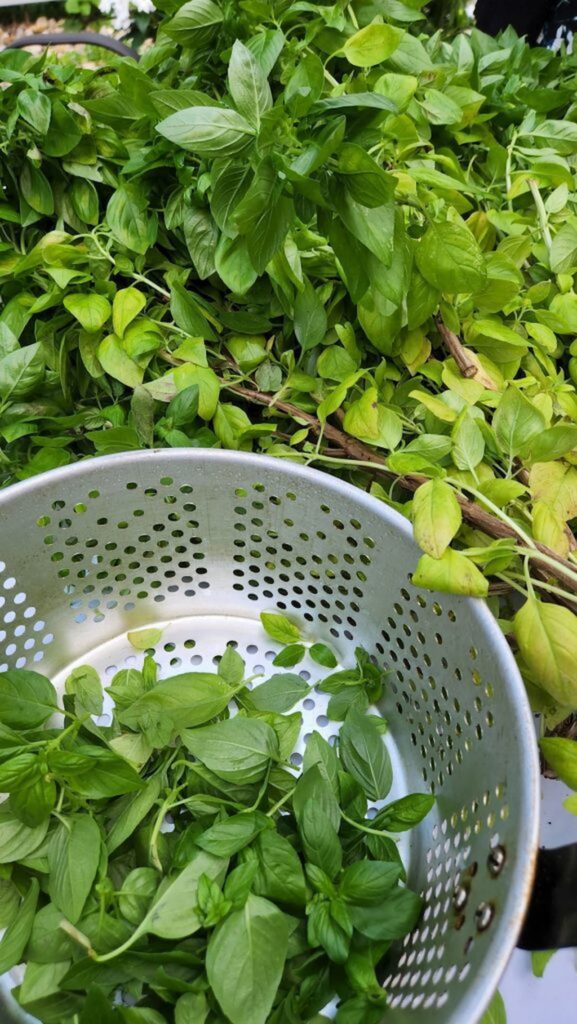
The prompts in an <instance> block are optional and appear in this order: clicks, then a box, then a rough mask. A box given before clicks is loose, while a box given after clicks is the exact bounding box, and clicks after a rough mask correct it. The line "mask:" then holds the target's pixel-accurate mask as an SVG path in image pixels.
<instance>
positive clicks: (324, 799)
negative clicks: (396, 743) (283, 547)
mask: <svg viewBox="0 0 577 1024" xmlns="http://www.w3.org/2000/svg"><path fill="white" fill-rule="evenodd" d="M263 625H264V626H265V629H266V630H267V632H268V634H269V635H270V636H271V637H274V638H275V639H276V640H277V641H279V642H280V643H286V646H285V647H284V648H283V650H282V651H281V652H280V653H279V654H278V655H277V657H276V658H275V663H276V667H277V668H278V667H279V666H280V667H281V668H282V665H283V664H284V665H287V664H288V665H294V664H296V662H297V661H298V660H299V658H300V656H301V655H300V651H301V649H302V653H303V655H304V652H305V650H306V649H308V652H309V654H310V656H311V657H312V658H313V660H315V661H316V662H317V664H319V665H321V666H326V667H329V668H334V667H336V658H335V656H334V653H333V652H332V650H331V649H330V648H329V647H327V646H326V645H324V644H311V643H308V642H307V641H306V640H303V638H302V637H301V636H300V633H299V631H298V629H297V627H295V626H294V624H293V623H291V622H290V621H289V620H288V619H286V618H284V617H283V616H280V615H268V616H267V615H265V616H263ZM137 640H138V638H137ZM321 686H322V687H323V688H324V689H326V690H328V691H329V692H330V694H331V697H330V703H329V711H328V714H329V715H330V716H331V717H332V718H334V719H335V720H338V721H339V722H341V723H342V724H341V726H340V732H339V736H338V740H337V742H336V743H335V746H334V747H333V746H331V745H330V744H329V743H328V742H327V741H326V740H325V739H324V738H323V737H322V736H321V735H320V734H319V733H318V732H313V733H311V734H310V735H309V736H308V739H307V743H306V747H305V752H304V759H303V764H302V770H301V771H300V772H297V771H296V770H295V768H294V766H293V765H292V763H291V761H290V760H289V759H290V755H291V754H292V752H293V750H294V748H295V745H296V744H297V741H298V739H299V735H300V732H301V727H302V718H301V715H300V713H299V712H298V711H295V710H294V709H295V707H296V706H297V705H298V704H299V703H300V702H301V701H302V700H303V698H305V697H306V696H307V694H308V693H309V691H310V687H309V686H308V685H307V683H306V682H305V681H304V680H303V679H302V678H301V676H299V675H297V674H295V673H292V672H283V671H278V672H276V673H275V674H273V675H272V676H271V677H270V678H269V679H266V680H265V681H260V680H250V679H247V677H246V672H245V664H244V661H243V660H242V658H241V657H240V655H239V654H238V652H237V651H236V650H235V649H234V647H233V646H232V645H229V646H228V647H227V648H226V650H225V652H224V654H223V655H222V657H221V658H220V660H219V661H218V668H217V671H216V672H214V673H208V672H187V673H185V674H181V675H177V676H173V677H171V678H168V679H163V680H159V679H158V678H157V666H156V664H155V662H154V660H153V657H152V656H151V654H150V653H148V654H146V655H145V656H144V659H143V664H142V668H141V669H140V670H137V669H134V668H129V669H123V670H122V671H120V672H117V674H116V675H115V676H114V677H113V678H112V680H111V681H110V684H109V685H108V686H107V687H106V689H107V691H108V694H109V695H110V697H111V698H112V699H113V701H114V709H113V712H112V717H111V724H109V725H101V724H97V720H98V719H99V716H101V714H102V710H103V701H104V693H103V688H102V684H101V681H100V678H99V676H98V673H97V672H96V671H95V669H94V668H92V667H90V666H83V667H80V668H77V669H75V670H74V671H73V672H72V673H71V675H70V676H69V677H68V679H67V681H66V684H65V693H64V695H63V698H62V705H63V706H62V707H59V702H58V697H57V693H56V690H55V688H54V687H53V685H52V683H51V682H50V681H49V680H48V679H46V678H44V677H43V676H41V675H38V674H37V673H35V672H29V671H26V670H19V669H16V670H13V671H8V672H5V673H3V674H2V675H0V792H4V793H7V794H9V796H8V798H7V800H6V801H5V802H4V803H3V804H2V807H1V809H0V927H2V928H5V929H6V931H5V934H4V937H3V938H2V940H1V941H0V973H1V972H6V971H8V970H10V969H12V968H13V967H14V966H15V965H17V964H19V963H25V964H26V969H25V974H24V980H23V981H22V984H21V985H20V986H19V987H18V988H17V989H16V990H15V994H16V998H17V999H18V1001H19V1003H20V1004H21V1006H22V1007H23V1008H24V1009H25V1010H27V1011H28V1012H29V1013H30V1014H32V1015H34V1016H35V1017H36V1018H38V1019H39V1020H40V1021H42V1022H43V1024H226V1022H230V1024H265V1022H266V1021H268V1022H270V1024H307V1022H309V1024H312V1022H314V1024H320V1022H321V1021H324V1020H325V1019H327V1018H325V1017H324V1016H323V1014H322V1011H323V1008H325V1007H326V1006H327V1004H328V1003H329V1002H330V1001H331V999H333V998H334V997H335V996H337V998H338V1009H337V1011H336V1019H337V1021H338V1022H339V1024H361V1022H362V1024H371V1022H373V1024H378V1022H380V1020H381V1015H382V1012H383V1009H384V1007H385V1004H386V993H385V992H384V991H383V989H382V988H381V986H380V984H379V980H378V974H379V965H380V963H381V961H382V960H383V958H384V957H385V956H386V954H387V951H388V949H389V946H390V945H391V943H392V942H393V941H394V940H397V939H400V938H402V937H403V936H404V935H405V934H406V933H407V932H408V931H410V930H411V929H412V928H413V927H414V925H415V924H416V922H417V920H418V918H419V915H420V912H421V899H420V898H419V896H418V895H416V894H415V893H414V892H412V891H411V890H410V889H409V888H408V887H406V885H405V881H406V876H405V871H404V867H403V864H402V861H401V858H400V856H399V852H398V848H397V840H398V833H400V832H402V831H404V830H406V829H409V828H411V827H413V826H414V825H416V824H417V823H418V822H419V821H421V820H422V818H423V817H424V816H425V815H426V814H427V813H428V811H429V810H430V808H431V805H432V802H433V798H432V797H429V796H428V795H425V794H413V795H411V796H407V797H405V798H403V799H401V800H397V801H394V802H392V803H389V804H388V805H387V804H384V800H385V798H386V797H387V794H388V793H389V791H390V788H391V783H392V770H391V764H390V760H389V756H388V753H387V749H386V746H385V744H384V742H383V733H384V731H386V723H385V722H384V720H383V719H382V718H381V717H379V716H377V715H374V714H371V713H370V704H371V703H372V702H373V701H374V700H375V699H377V698H378V697H379V696H380V693H381V690H382V687H383V674H382V672H381V670H380V669H378V668H377V667H376V666H375V665H374V664H373V663H372V661H371V660H370V659H369V658H368V656H367V655H366V653H365V652H364V651H362V650H360V649H358V650H357V651H356V664H355V666H354V668H351V669H346V670H343V671H338V672H333V673H332V674H331V675H329V676H328V677H327V678H326V679H325V680H324V682H323V683H321ZM56 711H60V712H61V719H60V722H61V724H59V725H57V726H53V725H52V721H53V720H54V719H53V715H54V713H55V712H56ZM375 801H380V802H381V809H380V810H378V812H377V814H376V816H375V817H374V818H372V819H371V820H369V819H368V818H367V811H368V808H369V805H372V804H373V803H374V802H375Z"/></svg>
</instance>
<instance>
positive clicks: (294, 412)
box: [224, 384, 577, 593]
mask: <svg viewBox="0 0 577 1024" xmlns="http://www.w3.org/2000/svg"><path fill="white" fill-rule="evenodd" d="M224 386H225V387H226V388H227V390H229V391H233V392H234V393H235V394H237V395H239V396H240V397H242V398H244V399H245V400H246V401H248V402H253V403H255V404H256V405H264V406H271V405H272V406H273V408H274V409H275V410H277V412H281V413H285V415H287V416H290V417H292V418H293V419H295V420H297V422H300V423H302V424H307V425H308V426H309V427H310V429H311V430H312V432H313V433H314V434H315V435H316V436H317V437H318V436H320V435H321V434H322V436H323V437H324V438H325V439H326V440H327V441H329V442H330V443H331V444H332V445H334V446H336V447H338V448H339V449H340V450H341V452H342V453H343V456H344V457H345V458H348V459H352V460H354V461H356V462H365V463H369V465H370V466H371V467H372V468H373V469H374V472H375V473H379V474H381V475H382V476H384V477H386V478H387V479H388V480H393V481H396V482H397V483H398V484H399V485H400V486H401V487H403V488H405V489H406V490H408V491H416V490H417V488H418V487H420V486H421V484H424V483H426V482H427V477H425V476H421V475H420V474H417V473H408V474H406V475H404V476H399V475H398V474H397V473H393V472H392V470H390V469H388V468H387V465H386V461H385V459H384V458H383V457H382V455H379V454H378V453H377V452H375V451H373V450H372V449H371V448H369V447H368V445H365V444H363V442H362V441H358V440H357V439H356V438H354V437H349V435H348V434H345V433H344V431H342V430H339V428H338V427H335V426H333V424H331V423H325V424H324V426H323V424H322V423H321V422H320V420H319V419H317V417H316V416H313V415H312V414H311V413H309V412H304V411H303V410H302V409H299V407H298V406H297V405H293V404H292V402H285V401H275V400H274V396H273V395H266V394H264V393H263V392H261V391H256V390H252V389H251V388H247V387H244V386H243V385H241V384H225V385H224ZM455 497H456V499H457V501H458V502H459V505H460V507H461V513H462V516H463V519H464V520H465V522H467V523H468V524H469V525H470V526H473V527H475V528H476V529H478V530H481V531H482V532H483V533H486V534H488V535H489V536H490V537H495V538H496V539H499V538H502V537H510V538H513V539H515V540H518V539H519V535H518V533H517V532H516V531H515V530H514V529H513V527H511V526H509V525H508V523H504V522H502V521H501V520H500V519H498V518H497V517H496V516H494V515H492V514H491V513H490V512H487V511H485V509H483V508H482V507H481V506H480V505H477V504H476V503H475V502H473V501H470V500H469V499H468V498H465V497H464V496H463V495H462V494H459V493H455ZM535 549H536V554H534V555H533V559H532V561H534V562H535V561H538V560H539V559H538V555H539V554H542V555H543V556H544V557H545V558H547V559H551V560H552V563H553V564H551V563H549V562H548V563H547V564H546V565H543V567H542V568H543V573H544V574H546V575H547V576H550V577H553V579H556V580H559V582H561V583H563V585H564V586H565V587H567V589H568V590H571V591H572V592H574V593H577V582H576V581H575V578H574V574H575V571H576V566H575V564H574V563H573V562H570V561H569V560H568V559H565V558H563V557H562V556H561V555H559V554H558V553H557V552H556V551H553V549H552V548H549V547H547V546H546V545H545V544H540V543H537V542H536V543H535Z"/></svg>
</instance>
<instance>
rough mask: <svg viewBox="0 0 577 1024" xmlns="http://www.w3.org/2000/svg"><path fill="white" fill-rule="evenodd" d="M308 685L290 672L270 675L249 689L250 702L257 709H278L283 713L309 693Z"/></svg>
mask: <svg viewBox="0 0 577 1024" xmlns="http://www.w3.org/2000/svg"><path fill="white" fill-rule="evenodd" d="M310 690H311V688H310V686H308V685H307V683H305V682H304V680H303V679H301V677H300V676H297V675H294V674H293V673H292V672H283V673H282V674H281V675H275V676H271V677H270V679H267V680H266V682H264V683H259V685H258V686H256V687H255V688H254V689H253V690H251V691H250V703H251V704H252V706H253V707H255V708H258V710H259V711H278V712H280V713H281V714H283V713H284V712H285V711H290V709H291V708H293V707H294V706H295V704H298V703H299V701H301V700H303V699H304V698H305V697H306V695H307V694H308V693H310Z"/></svg>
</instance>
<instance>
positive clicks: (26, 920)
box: [0, 878, 40, 974]
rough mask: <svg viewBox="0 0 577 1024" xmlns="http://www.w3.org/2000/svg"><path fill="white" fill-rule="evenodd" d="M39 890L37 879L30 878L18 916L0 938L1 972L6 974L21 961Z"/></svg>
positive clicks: (32, 921)
mask: <svg viewBox="0 0 577 1024" xmlns="http://www.w3.org/2000/svg"><path fill="white" fill-rule="evenodd" d="M39 891H40V886H39V884H38V879H37V878H32V879H31V881H30V885H29V887H28V891H27V893H26V895H25V897H24V899H23V900H22V903H21V904H20V910H19V913H18V916H17V917H16V918H15V919H14V920H13V921H12V923H11V924H9V925H8V928H7V929H6V931H5V932H4V935H3V936H2V939H0V971H1V972H2V974H6V972H7V971H10V970H11V969H12V968H13V967H15V966H16V964H19V963H21V961H22V956H23V954H24V950H25V949H26V944H27V942H28V939H29V938H30V933H31V932H32V925H33V923H34V915H35V913H36V905H37V903H38V893H39Z"/></svg>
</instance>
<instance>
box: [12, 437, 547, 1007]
mask: <svg viewBox="0 0 577 1024" xmlns="http://www.w3.org/2000/svg"><path fill="white" fill-rule="evenodd" d="M0 517H1V518H0V522H1V524H2V526H1V535H0V541H1V546H0V669H2V670H4V669H6V668H9V667H10V668H14V667H15V668H23V667H29V668H34V669H37V670H38V671H40V672H43V673H44V674H46V675H48V676H50V677H51V678H52V679H53V680H54V681H55V682H56V683H57V684H58V681H59V680H62V679H64V678H65V676H66V675H67V674H68V672H69V671H70V670H71V668H72V667H73V666H74V665H75V664H78V663H90V664H91V665H94V666H95V667H96V668H97V669H98V670H99V671H100V672H101V674H102V676H103V678H104V679H106V677H108V676H111V675H113V674H114V673H115V672H116V671H117V670H118V669H119V668H121V667H124V666H127V665H131V664H135V663H136V662H137V661H138V660H139V659H140V658H141V657H142V655H139V654H137V652H135V651H134V649H133V648H132V647H131V646H130V644H129V643H128V641H127V639H126V632H127V630H132V629H135V628H136V629H137V628H141V627H144V626H148V625H152V624H156V623H161V624H162V625H163V626H165V628H164V632H163V635H162V641H161V643H160V644H159V645H158V646H157V648H156V660H157V661H158V662H159V664H160V666H161V672H162V674H164V675H166V674H168V673H176V672H182V671H185V670H187V669H189V668H190V666H193V667H194V668H202V667H203V666H204V667H205V668H208V667H210V665H211V662H212V659H213V658H214V657H215V656H216V655H218V654H221V653H222V651H223V649H224V646H225V644H226V643H227V642H230V641H234V642H236V644H237V645H238V650H239V652H240V654H241V655H242V657H243V658H245V659H246V661H247V665H248V668H249V670H250V672H251V673H253V672H254V673H258V672H266V671H267V667H268V666H269V665H270V662H271V660H272V658H273V657H274V654H275V652H276V651H277V650H278V647H277V646H276V645H275V644H274V643H273V642H272V641H271V640H270V639H268V638H267V636H266V635H265V633H264V631H263V630H262V627H261V625H260V621H259V613H260V612H261V611H264V610H279V609H280V610H281V611H285V612H286V613H287V614H289V615H291V616H293V617H294V618H295V620H297V621H298V622H300V623H301V624H302V626H303V627H304V628H305V629H306V631H307V633H308V634H309V636H310V637H314V638H315V639H317V640H324V641H326V642H328V643H330V644H331V645H332V647H333V648H334V650H335V651H336V652H338V654H339V655H340V661H341V663H342V664H347V665H350V664H352V662H353V650H354V647H355V646H356V645H361V646H363V647H364V648H365V649H366V650H368V651H369V652H370V653H371V654H372V655H374V657H375V658H376V659H377V660H378V662H379V663H380V664H381V665H383V666H385V667H386V668H388V669H390V670H391V675H390V677H389V683H388V686H387V692H386V696H385V699H384V701H383V703H382V705H381V706H380V708H379V711H380V712H381V713H382V714H383V715H385V717H386V718H387V719H388V721H389V723H390V727H389V731H388V733H387V735H386V737H385V740H384V742H386V743H387V745H388V748H389V751H390V754H391V757H392V762H393V768H394V772H395V783H394V791H393V793H392V794H391V797H390V798H393V799H395V798H396V797H398V796H402V795H404V794H405V793H407V792H411V791H421V792H422V791H432V792H434V793H435V795H436V797H437V803H436V807H435V809H434V810H433V811H432V812H431V814H430V815H429V816H428V817H427V818H426V820H425V821H424V822H423V823H422V824H421V825H420V826H419V827H418V828H417V829H416V830H415V831H414V832H412V833H410V834H409V836H408V839H407V840H406V845H405V848H404V849H403V850H402V853H403V856H404V858H405V861H406V862H408V865H409V879H410V883H411V885H412V886H413V888H415V889H417V890H418V891H420V892H421V893H422V894H423V896H424V898H425V901H426V908H425V910H424V913H423V917H422V919H421V922H420V923H419V925H418V927H417V928H416V929H415V931H414V932H413V933H412V934H411V935H410V936H409V937H408V938H407V939H406V940H405V942H404V943H403V944H402V945H401V946H400V947H399V948H398V949H397V951H396V954H395V957H394V961H393V962H394V968H393V969H392V970H391V972H390V974H389V976H388V977H387V978H386V979H385V981H384V984H385V986H386V988H387V990H388V993H389V1001H390V1011H389V1013H388V1014H387V1020H388V1021H391V1024H393V1022H396V1021H399V1022H402V1021H409V1020H410V1021H412V1022H414V1024H420V1022H421V1021H427V1024H431V1022H434V1021H443V1022H448V1021H450V1022H452V1024H473V1022H475V1021H477V1020H478V1018H479V1017H480V1015H481V1014H482V1012H483V1010H484V1009H485V1007H486V1005H487V1003H488V1001H489V999H490V997H491V995H492V992H493V990H494V989H495V987H496V985H497V983H498V980H499V977H500V975H501V973H502V971H503V969H504V967H505V965H506V963H507V959H508V957H509V954H510V953H511V951H512V949H513V947H514V946H515V942H516V939H517V936H518V933H519V930H520V928H521V924H522V920H523V915H524V911H525V909H526V905H527V902H528V900H529V896H530V888H531V881H532V873H533V869H534V860H535V854H536V846H537V825H538V763H537V755H536V745H535V738H534V730H533V725H532V719H531V714H530V710H529V707H528V704H527V700H526V697H525V691H524V688H523V684H522V681H521V679H520V676H519V672H518V670H517V668H516V665H515V662H514V659H513V657H512V655H511V653H510V651H509V649H508V646H507V644H506V641H505V639H504V637H503V636H502V634H501V632H500V631H499V629H498V627H497V625H496V623H495V622H494V620H493V619H492V617H491V615H490V614H489V612H488V610H487V608H486V607H485V605H484V604H483V603H482V602H480V601H475V600H471V599H464V598H459V597H453V596H446V595H439V596H438V597H437V596H435V595H431V594H429V593H424V592H422V591H419V590H417V589H416V588H415V587H413V585H412V584H411V579H410V578H411V572H412V570H413V569H414V566H415V563H416V557H417V554H418V552H417V548H416V546H415V544H414V542H413V540H412V537H411V528H410V526H409V524H408V523H407V522H406V521H405V520H404V519H403V518H402V517H401V516H399V515H398V514H396V513H395V512H393V511H391V510H390V509H389V508H387V507H386V506H385V505H384V504H382V503H381V502H379V501H377V500H375V499H373V498H371V497H369V496H367V495H366V494H364V493H363V492H362V491H360V490H358V489H357V488H355V487H352V486H349V485H348V484H344V483H342V482H341V481H339V480H336V479H333V478H332V477H329V476H327V475H325V474H323V473H318V472H316V471H313V470H310V469H302V468H299V467H298V466H295V465H293V464H290V463H287V462H284V461H280V460H277V459H270V458H265V457H263V456H252V455H245V454H238V453H229V452H220V451H194V450H190V449H187V450H181V451H163V452H140V453H129V454H123V455H117V456H112V457H107V458H104V459H94V460H91V461H89V462H85V463H80V464H77V465H75V466H73V467H68V468H65V469H59V470H55V471H54V472H51V473H47V474H46V475H44V476H41V477H36V478H34V479H33V480H30V481H26V482H24V483H21V484H18V485H16V486H14V487H11V488H9V489H8V490H6V491H4V492H3V493H1V494H0ZM299 669H300V670H301V674H302V675H303V676H304V677H305V678H306V679H309V678H310V680H311V682H312V683H314V682H315V680H316V679H317V678H318V677H319V676H320V675H322V674H323V670H322V669H320V668H319V667H318V666H315V664H314V663H313V662H303V663H302V664H301V666H299ZM327 699H328V698H327V697H326V696H325V695H324V694H322V693H317V692H316V691H312V693H311V696H310V697H309V698H307V699H306V700H304V701H303V702H302V705H301V708H300V710H301V711H302V714H303V718H304V730H303V733H304V735H306V734H307V733H308V732H310V731H311V730H312V729H317V730H319V731H320V732H321V734H322V735H323V736H325V737H326V738H327V739H328V740H329V741H330V742H334V736H335V733H336V730H337V725H336V724H335V723H334V722H330V721H329V719H328V718H327V717H326V702H327ZM295 710H296V709H295ZM300 760H301V753H300V752H299V751H298V750H297V751H295V753H294V755H293V761H294V764H295V765H297V766H298V764H299V763H300ZM4 1019H5V1014H4ZM14 1019H19V1018H16V1017H14Z"/></svg>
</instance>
